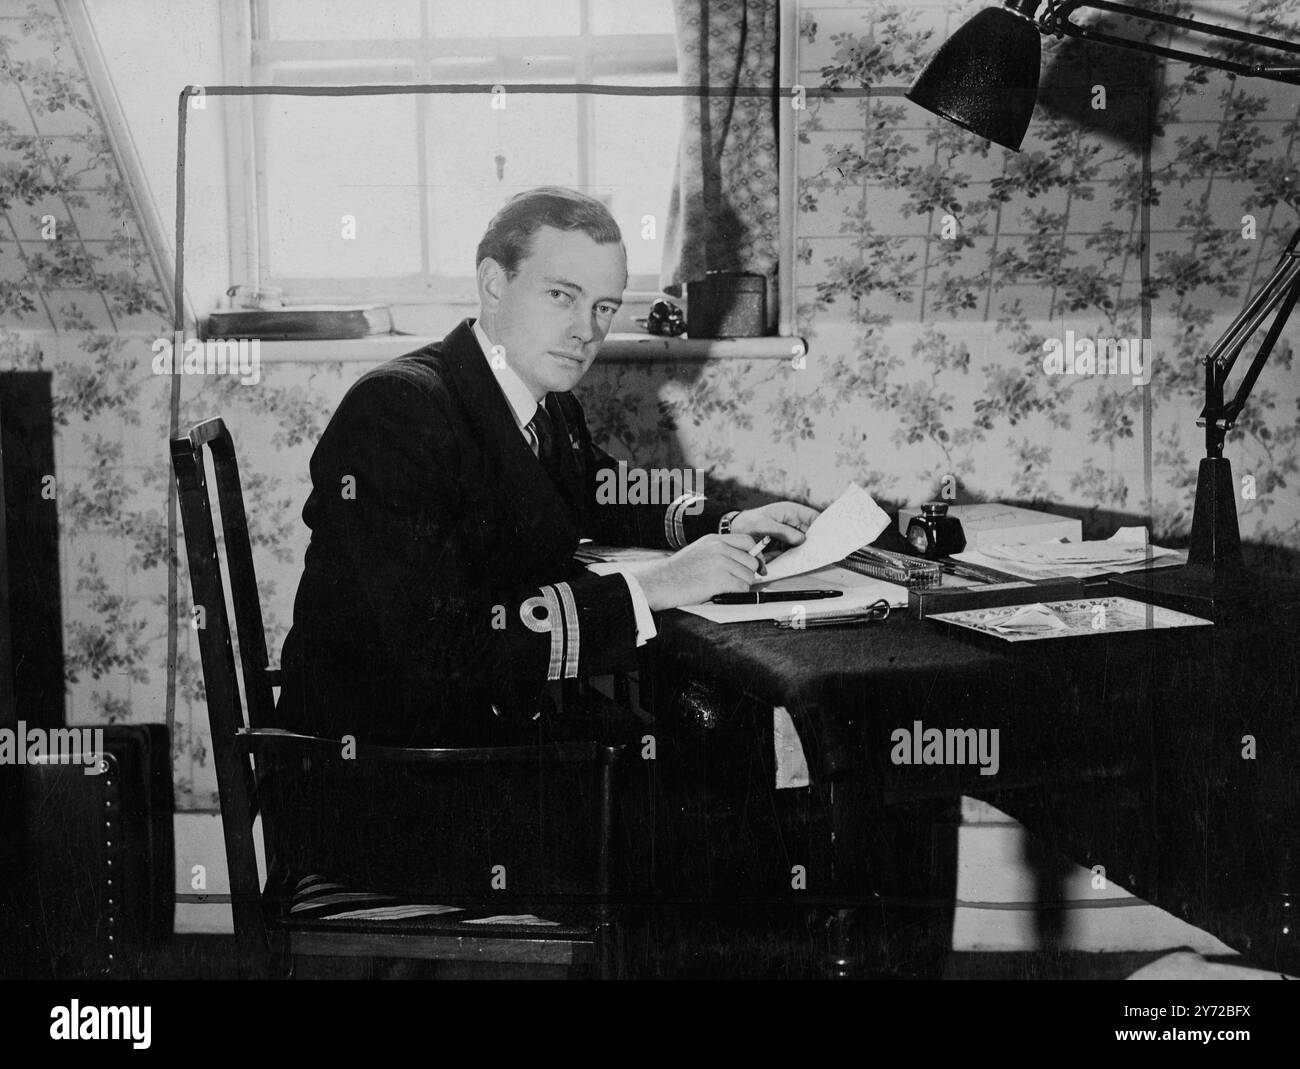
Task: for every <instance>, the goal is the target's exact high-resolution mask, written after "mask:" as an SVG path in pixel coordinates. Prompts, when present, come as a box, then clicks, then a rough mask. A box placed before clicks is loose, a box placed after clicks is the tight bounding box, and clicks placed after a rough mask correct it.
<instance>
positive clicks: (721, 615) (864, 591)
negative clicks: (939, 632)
mask: <svg viewBox="0 0 1300 1069" xmlns="http://www.w3.org/2000/svg"><path fill="white" fill-rule="evenodd" d="M763 590H764V591H770V590H843V591H844V594H843V596H842V597H838V598H819V599H817V600H816V601H771V602H768V603H767V604H766V605H714V604H712V603H711V602H709V603H706V604H704V605H683V606H682V611H683V612H689V613H694V614H695V615H696V616H703V617H704V618H705V619H706V620H712V621H713V622H714V623H715V624H741V623H746V622H748V621H750V620H788V619H789V618H790V615H791V613H793V612H794V610H795V607H796V606H798V607H800V608H802V609H803V611H804V619H805V620H812V619H814V618H816V617H818V616H835V615H838V614H839V613H844V612H852V611H856V610H859V609H865V608H867V607H868V606H869V605H871V604H873V603H874V602H877V601H879V600H880V599H881V598H884V599H885V600H886V601H888V602H889V605H890V608H895V609H896V608H899V607H901V606H903V605H906V604H907V587H904V586H898V585H897V584H896V583H886V582H884V581H883V580H881V579H872V578H871V577H870V576H869V575H859V574H858V573H857V572H851V571H849V570H848V569H847V568H836V567H834V566H833V565H832V566H831V567H829V568H820V569H818V570H817V571H815V572H807V573H805V574H803V575H797V576H788V577H787V578H785V579H780V580H777V581H776V582H775V583H773V584H772V585H771V586H765V587H763Z"/></svg>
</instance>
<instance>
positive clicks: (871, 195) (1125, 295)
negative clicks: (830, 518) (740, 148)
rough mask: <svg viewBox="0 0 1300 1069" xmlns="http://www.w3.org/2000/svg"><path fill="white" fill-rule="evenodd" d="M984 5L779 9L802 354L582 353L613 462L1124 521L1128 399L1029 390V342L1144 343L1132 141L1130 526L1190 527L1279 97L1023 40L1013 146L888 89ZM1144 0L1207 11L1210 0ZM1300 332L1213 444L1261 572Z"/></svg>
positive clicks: (1279, 125)
mask: <svg viewBox="0 0 1300 1069" xmlns="http://www.w3.org/2000/svg"><path fill="white" fill-rule="evenodd" d="M986 6H987V4H985V3H983V2H975V3H942V2H939V3H907V4H899V3H895V4H891V3H882V2H872V0H862V2H860V3H857V4H855V5H851V6H847V7H846V6H844V5H841V4H835V5H829V4H828V5H819V4H816V3H803V4H801V5H800V12H799V21H800V43H799V67H800V74H799V77H800V82H801V83H802V84H803V85H804V86H805V87H806V89H807V108H806V109H805V110H802V111H796V112H795V114H796V117H797V124H798V130H799V150H798V173H799V178H798V196H799V215H798V218H797V221H796V234H797V238H798V263H797V267H796V284H797V288H798V300H799V323H800V331H801V333H803V334H804V335H805V336H806V337H807V338H808V339H809V342H810V352H809V355H808V358H807V363H806V366H805V367H802V368H799V367H794V366H792V365H791V364H790V363H788V362H784V361H777V362H758V361H755V362H752V363H748V364H745V363H734V362H726V363H715V364H712V365H709V366H706V367H703V368H700V367H698V366H686V365H683V366H679V367H676V368H669V367H666V366H664V365H653V366H652V365H635V366H634V365H627V364H621V363H620V364H616V365H615V364H608V363H607V364H605V365H603V366H602V365H597V367H596V368H595V369H594V370H593V372H592V373H591V375H590V376H589V378H588V380H587V382H585V383H584V385H583V390H584V391H585V394H586V396H587V398H588V400H587V404H588V414H589V416H590V417H592V418H593V420H594V422H596V423H598V424H600V425H602V426H603V427H605V429H606V430H607V431H608V432H609V433H610V436H611V437H612V438H613V439H615V440H616V441H618V442H621V444H622V447H623V448H624V449H625V451H627V452H628V453H631V454H636V455H643V454H646V453H649V454H652V455H656V459H659V460H667V459H671V458H676V457H680V456H683V455H685V456H689V458H690V462H691V463H692V464H695V465H699V466H703V467H705V468H706V469H707V470H708V471H709V472H711V473H712V474H713V476H714V485H715V486H716V485H719V484H723V485H726V484H736V485H740V486H743V487H753V488H758V489H761V490H762V491H768V492H771V493H774V494H795V495H800V496H805V497H808V498H810V499H811V500H812V501H813V502H814V503H816V504H825V503H826V502H828V501H829V500H831V499H832V498H833V497H834V496H835V494H836V493H838V492H839V490H840V489H842V487H843V485H844V483H845V482H847V481H848V480H850V479H857V480H859V481H860V482H862V483H863V485H865V486H867V487H868V488H870V489H871V490H872V492H873V493H874V494H875V495H876V496H877V498H879V499H880V500H882V502H888V504H889V505H892V506H897V505H904V504H915V503H916V502H918V501H921V500H925V499H927V498H931V497H934V496H937V495H939V494H940V493H941V492H942V491H943V489H944V487H945V486H952V487H955V489H956V492H957V499H958V500H1003V501H1014V502H1018V503H1021V504H1025V505H1031V506H1032V505H1040V506H1043V507H1054V508H1061V509H1066V510H1068V511H1070V512H1071V513H1072V514H1074V515H1079V516H1081V517H1082V518H1083V520H1084V525H1085V533H1087V534H1088V535H1090V536H1093V537H1104V536H1108V535H1109V534H1111V533H1112V532H1113V531H1114V529H1115V526H1116V525H1117V524H1118V523H1120V522H1129V523H1135V522H1142V520H1143V519H1144V518H1145V515H1146V513H1147V507H1146V504H1145V501H1146V489H1145V485H1146V484H1145V473H1144V468H1145V455H1144V449H1145V446H1144V440H1143V436H1144V416H1143V405H1144V390H1143V389H1142V388H1140V387H1138V386H1135V385H1134V384H1133V381H1132V377H1131V376H1130V377H1123V376H1111V375H1107V376H1101V375H1049V374H1047V373H1046V370H1045V367H1044V357H1045V353H1046V350H1045V348H1044V343H1045V342H1048V341H1049V340H1050V339H1056V340H1058V341H1059V342H1060V343H1061V344H1064V343H1065V342H1066V341H1067V340H1068V339H1070V338H1073V339H1088V340H1090V341H1091V342H1093V343H1094V344H1095V343H1097V342H1100V341H1103V340H1109V339H1130V338H1131V339H1140V338H1141V336H1142V317H1141V292H1142V290H1141V284H1142V279H1141V274H1140V269H1139V265H1140V246H1141V236H1142V226H1141V205H1142V200H1143V198H1144V191H1143V182H1142V154H1143V153H1142V148H1143V144H1144V142H1146V141H1147V131H1151V133H1152V135H1153V136H1151V137H1150V139H1149V150H1150V164H1149V166H1150V185H1149V187H1148V190H1147V192H1146V193H1145V197H1146V200H1147V202H1148V207H1149V211H1150V220H1149V230H1150V243H1151V247H1150V276H1149V279H1148V293H1149V298H1150V302H1151V315H1152V324H1151V335H1150V342H1151V345H1150V349H1151V359H1150V361H1149V363H1150V365H1151V368H1150V373H1149V378H1150V387H1149V390H1150V404H1151V420H1150V435H1151V443H1150V448H1151V474H1152V481H1151V497H1152V507H1151V510H1150V513H1151V526H1152V528H1153V531H1154V534H1155V536H1156V537H1157V538H1159V539H1165V540H1169V541H1176V540H1177V539H1179V538H1180V537H1185V536H1186V533H1187V531H1188V529H1189V526H1190V522H1191V508H1192V503H1193V496H1194V491H1195V481H1196V470H1197V461H1198V459H1199V458H1200V456H1202V455H1203V445H1202V441H1201V439H1200V437H1199V435H1200V431H1199V428H1197V427H1196V425H1195V417H1196V415H1197V414H1198V413H1199V411H1200V405H1201V403H1202V400H1203V396H1202V388H1203V384H1202V378H1201V375H1202V371H1201V365H1200V363H1199V358H1200V357H1201V355H1202V354H1204V353H1205V352H1206V350H1207V349H1208V348H1209V347H1210V345H1211V344H1212V343H1213V342H1214V341H1215V339H1216V338H1217V337H1218V335H1219V333H1220V332H1221V331H1222V330H1223V329H1224V328H1225V327H1226V325H1227V323H1228V322H1229V321H1230V320H1231V318H1232V317H1233V316H1234V315H1235V314H1236V313H1237V311H1238V310H1239V309H1240V308H1241V307H1242V306H1243V305H1244V304H1245V302H1246V298H1247V296H1248V294H1249V293H1251V292H1253V290H1254V289H1255V288H1257V287H1258V286H1259V285H1261V284H1262V283H1263V282H1264V280H1265V279H1267V277H1268V275H1269V274H1270V273H1271V271H1272V269H1273V267H1274V265H1275V263H1276V261H1277V257H1278V254H1279V252H1280V249H1281V247H1282V246H1283V245H1284V244H1285V243H1286V241H1287V240H1288V239H1289V238H1290V236H1291V234H1292V233H1293V232H1294V230H1295V228H1296V227H1297V226H1298V225H1300V180H1298V179H1297V150H1296V135H1297V133H1298V132H1300V122H1298V121H1297V100H1296V97H1295V92H1294V89H1292V88H1290V87H1288V86H1283V85H1278V84H1276V83H1270V82H1263V81H1258V80H1250V79H1234V78H1231V77H1229V76H1227V75H1226V74H1224V73H1221V72H1218V71H1214V70H1211V69H1207V68H1194V67H1191V66H1188V65H1184V64H1179V63H1174V62H1170V63H1169V64H1168V65H1167V66H1161V65H1151V64H1148V63H1147V61H1146V60H1143V59H1140V58H1135V57H1134V55H1133V54H1132V53H1128V52H1123V51H1119V50H1116V49H1111V48H1104V47H1102V46H1099V45H1083V44H1081V43H1079V42H1073V41H1069V40H1065V41H1062V42H1056V41H1054V40H1053V39H1050V38H1044V62H1043V67H1044V74H1043V82H1042V89H1041V91H1040V98H1039V104H1038V108H1037V110H1036V112H1035V115H1034V120H1033V123H1032V124H1031V127H1030V132H1029V136H1028V137H1027V139H1026V141H1025V144H1024V146H1023V151H1022V152H1020V153H1014V152H1011V151H1008V150H1006V149H1003V148H1000V147H998V146H995V145H990V144H989V143H987V142H984V141H982V140H981V139H979V138H977V137H975V136H974V135H971V134H968V133H966V132H965V131H963V130H961V129H959V128H958V127H956V126H953V125H951V124H948V123H945V122H942V121H940V120H938V119H937V118H935V117H933V116H931V115H930V114H929V113H928V112H924V111H922V110H921V109H920V108H918V107H917V106H915V105H913V104H912V103H911V102H909V101H907V100H905V99H903V97H902V93H903V91H905V90H906V89H907V88H908V87H909V86H910V85H911V83H912V81H913V80H914V79H915V77H916V75H917V74H918V73H919V72H920V70H921V69H922V67H923V66H924V64H925V62H926V60H927V59H928V57H929V56H930V55H931V54H932V53H933V51H934V49H935V48H936V47H937V46H938V44H939V43H940V42H942V41H943V40H945V39H946V37H947V36H948V35H949V34H950V33H951V32H952V31H953V30H954V29H956V28H957V27H958V26H960V25H961V24H962V22H964V21H965V20H966V19H967V18H969V17H970V15H972V14H973V13H974V12H975V11H978V10H979V9H981V8H983V7H986ZM1148 6H1149V5H1148ZM1160 6H1161V7H1162V8H1163V9H1164V10H1167V11H1172V12H1179V13H1182V14H1185V15H1186V14H1190V13H1195V14H1197V15H1198V16H1199V17H1201V18H1203V19H1206V20H1208V21H1214V18H1215V14H1214V11H1213V10H1207V7H1206V5H1205V4H1204V3H1198V4H1189V3H1174V2H1164V3H1161V4H1160ZM1234 8H1235V10H1236V11H1237V12H1238V15H1237V19H1238V23H1239V21H1240V18H1241V17H1242V16H1243V15H1244V16H1248V17H1249V19H1250V21H1251V22H1252V24H1253V25H1254V27H1255V28H1256V29H1257V30H1258V31H1259V32H1264V33H1268V34H1271V35H1274V36H1282V37H1289V38H1290V39H1292V40H1294V39H1296V36H1297V32H1300V2H1298V0H1252V2H1250V3H1247V4H1244V5H1234ZM1220 14H1222V12H1220ZM1229 14H1231V12H1230V13H1229ZM1238 23H1234V24H1238ZM1124 32H1128V33H1129V34H1133V33H1134V32H1135V31H1134V30H1133V29H1132V28H1130V29H1129V30H1127V31H1124ZM1146 36H1148V37H1155V38H1158V37H1160V33H1159V32H1158V31H1154V30H1153V29H1152V28H1151V26H1150V24H1147V27H1146ZM1162 43H1163V42H1162ZM1184 47H1196V46H1195V45H1192V46H1186V45H1185V46H1184ZM1146 70H1151V71H1152V72H1154V76H1153V77H1152V78H1151V80H1150V82H1149V83H1147V84H1145V85H1142V84H1139V85H1134V82H1135V79H1136V76H1138V75H1140V74H1141V73H1142V72H1143V71H1146ZM1161 71H1163V73H1161ZM1098 85H1100V86H1102V87H1103V88H1104V89H1105V90H1107V93H1106V94H1105V96H1102V97H1100V98H1099V97H1098V94H1097V92H1096V87H1097V86H1098ZM1097 103H1101V104H1102V107H1100V108H1098V107H1097V106H1096V104H1097ZM1147 116H1149V118H1147ZM1067 332H1069V334H1067ZM1298 333H1300V318H1293V320H1292V322H1291V324H1290V325H1289V326H1288V328H1287V330H1286V332H1285V333H1284V334H1283V336H1282V339H1281V340H1280V341H1279V343H1278V345H1277V347H1276V348H1275V350H1274V353H1273V358H1272V360H1271V361H1270V363H1269V365H1268V366H1267V368H1266V369H1265V371H1264V374H1263V375H1262V376H1261V378H1260V380H1259V382H1258V383H1257V384H1256V386H1255V389H1254V391H1253V393H1252V395H1251V398H1250V400H1249V402H1248V404H1247V407H1246V410H1245V412H1244V413H1243V416H1242V418H1241V419H1240V420H1239V422H1238V424H1237V427H1236V429H1235V430H1234V431H1233V433H1232V434H1231V435H1230V436H1229V439H1228V448H1227V455H1228V457H1229V458H1230V459H1231V461H1232V464H1233V471H1234V474H1235V476H1236V477H1237V479H1238V481H1239V482H1241V483H1242V484H1243V486H1242V494H1241V499H1240V500H1239V502H1238V511H1239V515H1240V521H1241V528H1242V536H1243V539H1245V540H1247V541H1248V542H1251V543H1254V545H1253V547H1251V548H1250V549H1248V553H1250V554H1253V556H1254V558H1255V559H1256V560H1257V561H1266V562H1267V564H1268V566H1270V567H1293V566H1294V565H1293V564H1290V563H1288V562H1289V561H1290V560H1291V558H1290V555H1289V554H1288V553H1287V552H1286V551H1287V550H1292V551H1294V550H1297V549H1300V497H1298V496H1297V494H1296V492H1295V485H1296V481H1297V466H1298V465H1300V405H1298V403H1297V399H1298V395H1300V390H1298V389H1297V380H1296V376H1295V374H1294V368H1293V355H1292V350H1293V346H1294V343H1295V339H1296V338H1297V336H1298ZM1078 344H1079V343H1078V342H1077V341H1076V345H1078ZM1135 348H1137V347H1136V346H1135ZM1252 352H1253V349H1248V350H1247V352H1246V354H1245V355H1244V356H1243V358H1242V360H1241V361H1240V362H1239V363H1240V365H1241V366H1242V367H1244V366H1245V365H1246V364H1248V363H1249V357H1250V355H1251V354H1252ZM1238 374H1239V373H1238ZM1233 385H1234V387H1235V379H1234V380H1233Z"/></svg>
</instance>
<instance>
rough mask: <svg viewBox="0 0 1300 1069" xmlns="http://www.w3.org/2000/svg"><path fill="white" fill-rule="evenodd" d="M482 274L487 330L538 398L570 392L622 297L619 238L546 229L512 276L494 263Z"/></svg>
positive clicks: (624, 274)
mask: <svg viewBox="0 0 1300 1069" xmlns="http://www.w3.org/2000/svg"><path fill="white" fill-rule="evenodd" d="M478 277H479V299H480V301H481V303H482V308H483V329H484V330H485V331H486V332H487V335H488V337H490V338H491V339H492V341H493V342H494V343H495V344H497V345H500V346H502V347H503V348H504V349H505V360H506V363H507V364H509V365H510V367H511V368H513V369H514V372H515V374H517V375H518V376H519V377H520V378H521V379H522V380H523V382H524V385H526V386H527V387H528V388H529V390H530V391H532V394H533V396H534V397H535V398H537V399H538V400H541V398H542V396H543V395H545V394H546V393H548V392H550V391H557V392H561V393H562V392H564V391H567V390H571V389H573V387H574V386H576V385H577V383H578V380H579V379H581V378H582V376H583V375H585V374H586V372H587V368H589V367H591V364H592V361H593V360H595V359H596V353H597V351H598V350H599V349H600V343H601V342H602V341H604V340H605V335H606V334H608V333H609V328H610V324H611V323H612V322H613V321H614V313H615V312H617V311H618V308H619V305H620V304H622V301H623V290H624V289H625V288H626V286H627V256H626V254H625V253H624V252H623V246H622V245H621V244H619V243H617V242H614V243H610V244H604V245H602V244H597V243H596V242H595V241H592V240H591V238H589V237H588V236H587V235H586V234H584V233H582V231H580V230H573V231H569V230H556V229H555V228H554V227H549V226H544V227H542V228H541V229H540V230H538V231H537V232H536V233H535V234H534V235H533V245H532V251H531V252H530V253H529V255H528V257H527V258H526V259H524V260H522V261H520V263H519V269H518V271H517V272H516V273H515V277H514V278H507V277H506V273H505V271H504V270H503V269H502V268H501V266H500V265H499V264H497V263H496V261H494V260H484V261H483V262H482V263H481V264H480V265H479V275H478Z"/></svg>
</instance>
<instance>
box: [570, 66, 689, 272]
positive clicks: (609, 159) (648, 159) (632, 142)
mask: <svg viewBox="0 0 1300 1069" xmlns="http://www.w3.org/2000/svg"><path fill="white" fill-rule="evenodd" d="M664 80H665V79H664V77H663V76H654V77H643V78H619V79H611V81H616V82H617V84H620V85H662V84H663V82H664ZM591 111H592V120H591V140H592V146H593V150H592V165H591V166H592V170H591V185H592V192H593V193H596V192H601V193H608V194H610V195H611V202H610V210H611V211H612V212H613V213H614V218H615V219H617V220H618V225H619V226H620V227H622V229H623V241H624V244H625V245H627V263H628V271H629V273H631V274H633V275H638V274H658V272H659V268H660V265H661V262H662V259H663V245H664V242H663V237H664V227H665V226H666V225H667V220H668V200H669V197H670V195H671V193H672V183H673V172H674V169H675V168H676V165H677V141H678V132H679V130H680V128H681V115H682V102H681V98H680V97H607V96H597V97H592V108H591ZM646 216H653V220H652V222H650V223H649V225H647V220H646V219H645V217H646ZM643 234H644V235H645V236H643Z"/></svg>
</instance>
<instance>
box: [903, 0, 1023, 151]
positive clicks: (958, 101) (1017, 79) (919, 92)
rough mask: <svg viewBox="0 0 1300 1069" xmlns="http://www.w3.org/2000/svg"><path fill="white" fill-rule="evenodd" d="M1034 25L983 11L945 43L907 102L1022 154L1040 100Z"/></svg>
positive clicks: (1004, 12) (1003, 11)
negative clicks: (1035, 106)
mask: <svg viewBox="0 0 1300 1069" xmlns="http://www.w3.org/2000/svg"><path fill="white" fill-rule="evenodd" d="M1041 58H1042V46H1041V44H1040V43H1039V29H1038V24H1037V23H1036V22H1034V21H1033V19H1032V18H1030V17H1029V16H1027V15H1022V14H1020V13H1019V12H1017V11H1011V10H1008V9H1007V8H997V7H993V8H987V9H985V10H984V11H981V12H980V13H979V14H977V15H976V16H975V17H974V18H973V19H971V20H970V21H969V22H968V23H966V25H964V26H962V27H961V28H960V29H959V30H958V31H957V32H956V33H954V34H953V35H952V36H951V37H949V38H948V40H947V41H945V42H944V44H943V47H942V48H940V49H939V51H938V52H936V53H935V55H934V58H933V59H931V60H930V63H929V65H928V66H927V67H926V68H925V70H924V71H922V72H921V77H920V78H918V79H917V81H916V84H915V85H914V86H912V88H911V89H910V90H909V91H908V93H907V99H908V100H911V101H913V102H914V103H916V104H919V105H921V107H923V108H925V109H926V110H927V111H932V112H934V113H935V114H936V115H938V116H939V117H940V118H944V119H947V120H948V121H949V122H954V123H956V124H957V125H958V126H961V127H964V128H965V129H967V130H969V131H971V133H974V134H979V136H980V137H984V138H987V139H988V140H990V141H992V142H994V143H996V144H999V145H1003V146H1005V147H1006V148H1009V149H1014V150H1015V151H1017V152H1018V151H1019V150H1020V143H1021V142H1022V141H1023V140H1024V139H1025V131H1026V130H1028V129H1029V120H1030V118H1031V117H1032V115H1033V113H1034V102H1035V101H1036V100H1037V98H1038V67H1039V63H1040V61H1041Z"/></svg>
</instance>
